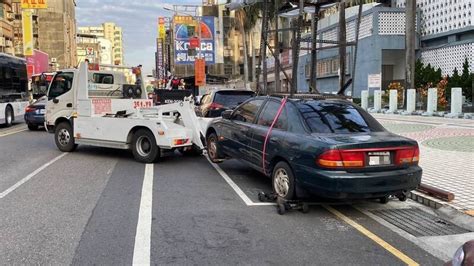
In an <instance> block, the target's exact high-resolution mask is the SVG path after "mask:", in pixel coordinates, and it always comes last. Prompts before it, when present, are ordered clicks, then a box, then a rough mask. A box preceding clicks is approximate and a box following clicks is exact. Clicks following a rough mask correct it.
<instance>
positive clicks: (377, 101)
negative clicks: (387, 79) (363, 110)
mask: <svg viewBox="0 0 474 266" xmlns="http://www.w3.org/2000/svg"><path fill="white" fill-rule="evenodd" d="M381 110H382V92H381V91H380V90H376V91H374V111H375V112H380V111H381Z"/></svg>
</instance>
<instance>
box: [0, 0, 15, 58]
mask: <svg viewBox="0 0 474 266" xmlns="http://www.w3.org/2000/svg"><path fill="white" fill-rule="evenodd" d="M14 20H15V16H14V14H13V11H12V1H11V0H1V1H0V53H6V54H10V55H14V53H15V51H14V46H13V40H14V33H13V21H14Z"/></svg>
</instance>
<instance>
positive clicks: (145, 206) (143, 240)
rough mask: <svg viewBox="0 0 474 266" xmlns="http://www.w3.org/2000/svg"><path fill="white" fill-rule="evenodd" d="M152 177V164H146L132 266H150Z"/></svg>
mask: <svg viewBox="0 0 474 266" xmlns="http://www.w3.org/2000/svg"><path fill="white" fill-rule="evenodd" d="M153 175H154V173H153V164H146V165H145V174H144V177H143V185H142V193H141V199H140V210H139V212H138V222H137V231H136V234H135V244H134V248H133V263H132V264H133V265H150V254H151V220H152V204H153Z"/></svg>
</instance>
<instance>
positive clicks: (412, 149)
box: [316, 146, 420, 169]
mask: <svg viewBox="0 0 474 266" xmlns="http://www.w3.org/2000/svg"><path fill="white" fill-rule="evenodd" d="M370 152H391V154H394V157H393V158H395V159H394V161H392V160H390V161H391V164H392V165H393V164H394V165H404V164H414V165H416V164H418V161H419V156H420V150H419V148H418V146H408V147H388V148H368V149H346V150H344V149H331V150H327V151H325V152H324V153H322V154H321V155H320V156H319V157H318V158H316V164H318V165H319V166H321V167H324V168H333V169H334V168H361V167H365V166H366V160H367V158H368V154H369V153H370ZM380 166H383V165H380Z"/></svg>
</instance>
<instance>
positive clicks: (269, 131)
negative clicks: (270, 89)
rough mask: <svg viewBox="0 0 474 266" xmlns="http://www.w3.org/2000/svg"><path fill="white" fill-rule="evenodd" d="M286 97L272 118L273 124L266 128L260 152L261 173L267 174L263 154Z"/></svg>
mask: <svg viewBox="0 0 474 266" xmlns="http://www.w3.org/2000/svg"><path fill="white" fill-rule="evenodd" d="M286 100H287V97H285V98H283V99H281V105H280V108H278V112H277V113H276V115H275V118H273V122H272V124H271V125H270V127H269V128H268V131H267V135H266V136H265V141H264V142H263V151H262V167H263V173H264V174H267V169H266V168H265V153H266V151H267V142H268V138H269V137H270V135H271V134H272V130H273V127H274V126H275V124H276V122H277V121H278V118H279V117H280V115H281V112H283V108H285V104H286Z"/></svg>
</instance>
